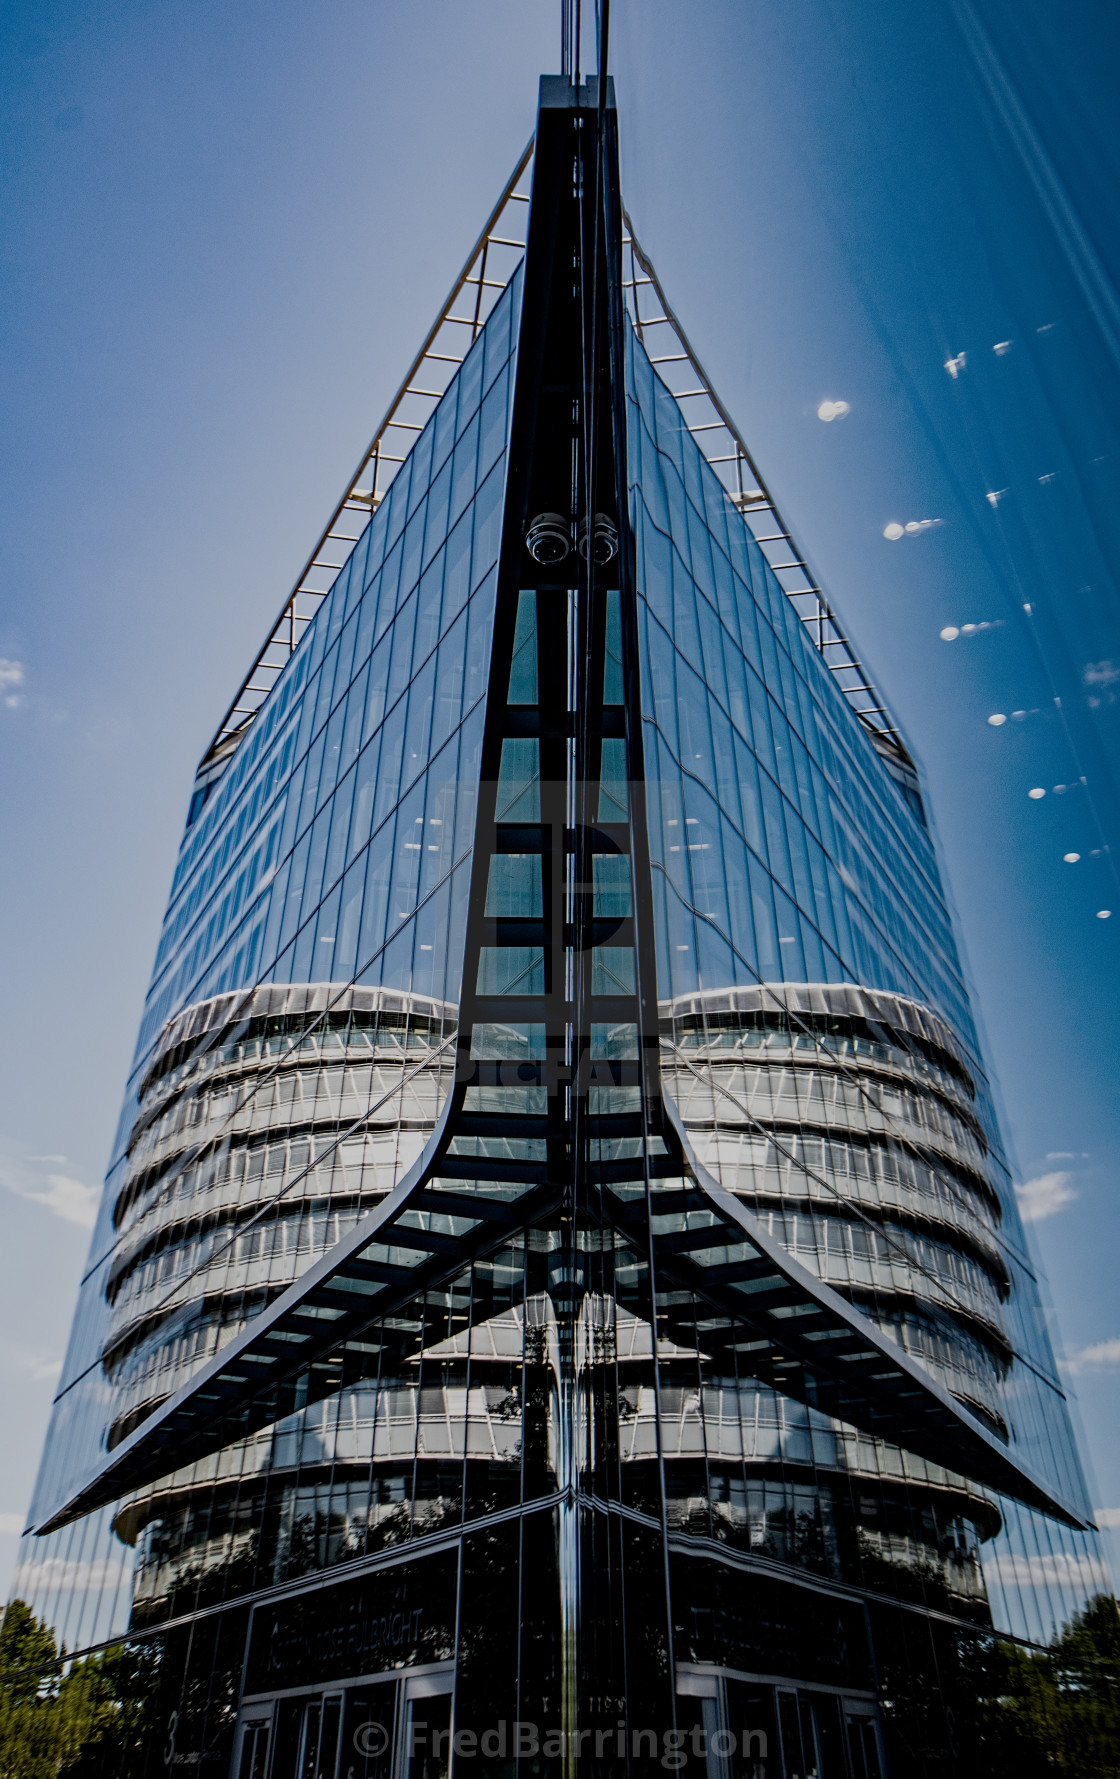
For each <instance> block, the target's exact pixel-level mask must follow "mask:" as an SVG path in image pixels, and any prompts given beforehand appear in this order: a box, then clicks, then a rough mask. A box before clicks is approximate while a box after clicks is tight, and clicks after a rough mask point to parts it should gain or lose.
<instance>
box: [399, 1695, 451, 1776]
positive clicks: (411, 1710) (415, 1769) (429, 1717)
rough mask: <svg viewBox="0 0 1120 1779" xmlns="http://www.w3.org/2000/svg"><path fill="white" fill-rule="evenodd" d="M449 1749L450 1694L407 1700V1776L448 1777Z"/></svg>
mask: <svg viewBox="0 0 1120 1779" xmlns="http://www.w3.org/2000/svg"><path fill="white" fill-rule="evenodd" d="M450 1753H451V1694H450V1693H436V1694H434V1695H433V1696H431V1697H430V1698H426V1699H410V1700H409V1702H408V1718H407V1740H406V1745H405V1757H406V1759H407V1761H408V1768H407V1771H408V1779H447V1774H448V1770H449V1766H450Z"/></svg>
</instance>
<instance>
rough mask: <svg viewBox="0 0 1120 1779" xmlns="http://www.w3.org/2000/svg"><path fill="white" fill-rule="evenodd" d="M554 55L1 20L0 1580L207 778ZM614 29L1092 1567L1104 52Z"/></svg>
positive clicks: (705, 354) (661, 5)
mask: <svg viewBox="0 0 1120 1779" xmlns="http://www.w3.org/2000/svg"><path fill="white" fill-rule="evenodd" d="M558 14H559V5H558V0H541V3H539V4H537V3H533V4H528V3H526V0H520V3H518V4H514V3H513V0H474V3H473V4H472V5H471V6H469V7H463V6H462V5H453V4H450V3H449V0H428V4H426V5H425V6H424V7H422V8H420V7H402V6H400V5H390V4H388V3H387V0H360V3H359V0H316V4H314V5H307V4H306V0H301V3H297V0H272V3H271V4H269V5H268V6H265V5H264V4H263V3H260V0H239V3H238V4H237V5H236V6H229V5H228V4H225V5H222V4H217V3H215V0H191V4H189V5H188V4H185V3H184V0H160V4H158V5H157V4H154V3H149V0H104V3H103V4H101V5H99V6H97V7H91V6H89V5H88V4H86V5H79V4H77V3H75V0H69V3H66V0H36V3H35V4H31V3H30V0H7V3H6V4H4V5H3V6H0V118H2V123H0V131H2V138H3V140H2V152H0V208H2V225H0V243H2V245H0V376H2V379H3V389H4V396H5V407H6V411H7V416H8V419H7V425H6V426H5V428H4V430H3V433H2V435H0V506H2V511H3V514H4V519H5V527H4V543H3V557H2V561H3V596H2V598H0V748H2V750H3V758H4V770H3V773H2V775H0V822H2V827H0V833H2V834H3V840H4V845H3V849H2V852H0V933H2V934H3V973H2V976H0V983H2V985H3V994H2V997H0V1045H2V1064H0V1066H2V1071H3V1080H4V1082H5V1086H6V1089H7V1091H6V1092H5V1094H4V1096H3V1102H2V1105H0V1183H2V1187H3V1190H0V1412H2V1413H3V1416H4V1424H5V1426H6V1427H7V1428H8V1429H9V1437H8V1438H7V1439H6V1440H5V1441H4V1442H3V1443H2V1445H0V1528H4V1530H2V1531H0V1580H6V1573H7V1564H8V1562H9V1561H10V1558H11V1555H12V1554H13V1553H14V1546H15V1542H16V1539H15V1532H16V1531H17V1530H18V1528H19V1526H21V1525H22V1522H23V1515H24V1512H25V1509H26V1504H27V1499H28V1496H29V1493H30V1488H31V1482H32V1478H33V1473H34V1467H35V1464H36V1461H37V1457H38V1451H39V1446H40V1442H41V1438H42V1433H43V1430H44V1428H45V1424H46V1417H47V1411H48V1407H49V1399H50V1394H51V1387H52V1379H53V1375H54V1372H55V1371H56V1370H57V1366H58V1363H59V1361H60V1358H61V1354H62V1350H63V1346H64V1344H65V1340H66V1335H67V1330H68V1326H69V1319H70V1312H71V1308H72V1305H73V1299H74V1293H75V1290H76V1285H77V1279H78V1275H79V1272H80V1269H81V1265H82V1261H83V1259H84V1255H85V1248H86V1243H87V1241H88V1223H89V1219H90V1216H91V1207H92V1204H93V1202H94V1201H95V1197H96V1192H97V1188H98V1185H99V1181H100V1177H101V1174H102V1172H103V1169H104V1165H105V1160H106V1156H107V1153H108V1148H109V1143H110V1138H111V1132H112V1127H113V1124H114V1122H115V1118H116V1114H117V1110H118V1107H119V1102H120V1095H121V1090H122V1086H123V1082H124V1078H125V1073H126V1070H127V1066H128V1060H129V1054H130V1050H131V1046H132V1042H133V1039H134V1036H135V1030H136V1025H137V1019H138V1014H139V1009H140V1004H141V1000H142V997H143V992H144V987H145V984H146V980H147V975H148V972H149V969H150V965H151V960H152V956H153V954H154V950H155V942H156V935H157V931H158V925H159V920H160V917H161V914H162V908H163V903H164V900H165V897H166V892H167V887H168V884H169V881H170V876H171V869H172V862H173V858H174V854H175V849H176V846H177V843H178V837H179V833H180V831H181V825H182V819H183V815H184V812H185V807H186V800H187V795H188V789H189V784H190V779H191V776H192V772H193V767H194V763H195V761H196V759H197V757H198V755H199V753H200V752H201V750H202V748H203V747H204V746H205V745H206V742H207V741H208V740H209V737H210V734H211V732H212V730H213V727H214V725H215V724H216V722H217V720H218V719H219V717H220V716H221V714H222V711H223V710H224V708H225V705H226V703H227V702H228V698H229V696H230V695H231V694H232V692H233V691H234V689H235V688H236V685H237V683H238V681H239V679H240V676H241V673H242V672H243V670H244V667H245V666H246V665H247V664H248V662H249V660H250V659H251V658H252V654H253V652H254V650H255V648H256V646H257V644H258V643H259V641H260V639H261V637H262V635H263V634H264V632H265V630H266V629H267V627H268V625H269V623H270V621H271V619H272V617H273V616H274V614H275V612H276V610H277V609H278V608H279V606H280V604H281V602H282V600H283V598H284V596H285V594H286V592H287V590H288V588H289V586H290V584H291V581H292V579H293V577H294V575H295V573H296V571H297V570H298V568H299V566H300V565H301V563H302V561H303V559H304V557H305V555H306V552H307V549H308V547H309V545H310V543H311V542H312V541H313V540H314V537H315V536H316V535H317V533H318V531H319V529H320V527H321V525H322V523H323V521H324V520H325V518H326V517H327V515H328V513H329V511H330V509H331V507H332V506H333V503H334V500H335V498H336V497H337V494H338V492H339V490H340V488H341V487H342V485H343V484H344V483H345V481H346V479H347V477H348V475H349V473H350V471H351V469H352V467H353V465H354V463H355V462H356V460H357V458H358V455H359V453H360V451H361V449H362V448H363V446H364V444H365V443H366V441H367V439H368V438H369V436H370V434H371V432H372V430H373V428H374V425H375V424H376V421H377V419H378V418H379V416H380V413H381V411H382V409H383V407H384V405H385V403H386V401H387V399H388V397H389V396H390V395H391V393H392V391H393V389H394V388H395V386H396V384H397V381H398V380H399V377H400V375H401V372H402V370H403V369H404V367H405V365H406V364H407V363H408V361H409V359H410V357H411V355H412V352H413V351H414V350H415V347H416V345H417V344H418V343H419V340H420V338H421V337H422V335H423V333H424V331H425V330H426V328H427V325H428V322H429V320H430V319H431V317H432V316H433V315H434V313H435V312H436V310H437V308H438V306H439V304H440V302H441V300H442V298H443V296H444V294H445V292H446V289H447V287H448V285H449V283H450V281H451V279H452V277H453V276H454V274H455V272H456V271H457V269H458V267H459V265H460V263H461V261H462V259H463V257H464V255H465V253H466V251H467V249H468V247H469V246H470V244H471V242H472V240H473V238H474V236H475V234H476V233H477V230H478V228H479V227H480V225H481V222H482V220H483V218H484V217H485V215H486V213H487V211H488V210H489V208H490V206H491V204H492V202H493V200H494V198H495V197H496V195H497V193H498V191H499V190H500V188H501V186H502V184H503V182H504V180H505V178H506V176H507V174H508V173H509V171H510V170H511V168H512V166H513V164H514V162H515V160H516V158H517V155H518V153H519V152H520V149H521V148H522V146H523V145H524V142H525V140H526V138H527V136H528V134H529V131H530V129H531V128H532V123H533V112H534V105H535V95H536V77H537V74H538V73H540V72H541V71H543V70H554V69H555V67H556V64H557V61H558V39H559V30H558ZM612 17H613V38H614V41H613V54H612V61H613V65H614V72H615V75H616V80H617V83H618V95H619V101H620V105H621V110H622V128H623V182H624V189H625V195H626V199H627V203H628V205H629V207H630V209H631V212H632V214H633V216H634V220H635V224H636V227H637V229H638V232H639V235H640V236H641V238H642V240H643V243H644V245H645V246H646V247H647V249H648V250H649V251H650V252H651V254H652V255H653V258H654V260H655V263H656V264H657V267H658V270H659V273H660V275H661V278H662V281H663V282H664V284H665V285H666V288H667V290H668V292H669V294H670V297H671V299H672V301H673V302H674V305H675V307H676V308H677V310H678V313H679V314H680V315H681V317H682V320H683V321H684V324H685V326H686V327H687V328H688V330H689V332H690V334H691V335H692V337H693V341H694V344H695V345H696V347H697V349H698V350H699V352H700V354H701V356H702V358H703V359H704V361H705V363H706V365H707V367H708V369H709V371H710V372H711V374H712V377H713V379H714V381H715V383H716V386H717V388H718V389H719V390H720V392H721V394H722V396H723V398H724V400H725V401H726V403H727V405H728V406H729V408H730V409H731V411H732V412H733V413H734V415H735V416H736V418H737V419H738V421H739V423H740V425H741V427H742V429H743V430H744V432H745V435H746V437H747V439H748V441H749V442H750V444H751V446H752V448H753V450H754V451H755V453H756V455H757V457H758V459H759V462H760V464H761V466H762V469H763V471H764V473H765V474H766V476H767V478H768V480H769V481H770V483H771V485H772V486H773V488H774V490H775V492H776V494H777V495H778V497H779V499H780V501H781V503H782V505H783V507H784V509H785V511H786V515H787V518H788V519H789V520H790V522H791V523H792V524H793V525H794V527H795V529H796V531H797V532H798V534H799V535H800V537H801V539H802V542H803V544H804V547H805V548H806V550H807V552H808V554H809V556H810V559H811V560H812V561H813V563H814V565H815V567H816V569H817V572H818V574H819V576H820V577H821V579H822V581H823V584H824V585H825V586H826V588H827V589H828V591H829V593H830V596H831V597H832V599H833V602H834V604H835V605H836V606H837V608H838V609H839V611H840V612H841V613H842V614H843V616H844V618H845V619H846V621H847V623H848V626H849V628H850V630H851V632H852V634H853V636H854V638H855V640H856V642H857V644H858V646H859V648H860V650H861V651H862V654H863V657H864V658H865V660H866V661H867V662H868V664H869V666H870V668H871V670H872V672H873V674H874V676H875V678H876V680H877V682H878V683H879V685H880V686H881V687H882V689H883V690H884V691H885V692H886V694H887V697H888V699H889V701H890V702H891V704H892V705H893V707H894V708H895V710H896V712H897V713H898V715H899V716H900V718H901V720H902V723H903V726H904V728H905V730H906V732H907V734H908V736H909V737H910V740H911V742H912V744H913V746H914V748H915V750H916V752H917V754H918V756H919V758H920V760H921V762H922V765H923V767H924V770H925V774H926V779H927V784H928V787H929V790H930V796H931V802H932V806H933V811H934V815H935V820H936V826H937V832H938V837H939V842H940V846H941V850H942V855H943V859H944V863H945V870H946V876H947V881H948V884H949V887H950V891H951V894H952V897H953V900H954V903H955V906H956V909H957V912H958V916H959V921H960V927H961V932H962V936H963V941H964V950H965V955H966V958H967V962H968V966H969V969H970V972H971V977H972V980H973V982H974V984H975V988H976V996H977V1006H978V1012H979V1015H980V1020H981V1025H982V1028H983V1029H984V1030H985V1032H986V1038H987V1046H988V1053H989V1057H990V1060H991V1062H992V1065H993V1070H994V1073H995V1076H996V1079H997V1082H998V1085H999V1090H1000V1093H1001V1097H1002V1104H1003V1107H1004V1119H1005V1127H1006V1134H1007V1137H1008V1141H1009V1144H1010V1147H1011V1150H1012V1153H1013V1155H1014V1158H1015V1164H1016V1170H1017V1171H1016V1177H1017V1179H1018V1180H1019V1181H1020V1182H1021V1183H1022V1184H1023V1186H1024V1189H1025V1193H1024V1206H1025V1208H1026V1209H1027V1211H1028V1213H1029V1214H1030V1215H1031V1216H1032V1221H1031V1223H1030V1226H1029V1228H1030V1233H1031V1236H1032V1239H1033V1241H1034V1244H1035V1248H1036V1252H1037V1253H1038V1254H1039V1255H1040V1256H1041V1258H1042V1260H1043V1264H1044V1265H1045V1267H1046V1270H1047V1273H1048V1277H1049V1284H1050V1298H1051V1301H1052V1303H1053V1305H1054V1308H1055V1311H1056V1327H1057V1338H1058V1342H1059V1346H1060V1350H1061V1351H1062V1352H1063V1353H1064V1354H1065V1356H1066V1363H1067V1367H1068V1371H1069V1376H1070V1381H1071V1384H1072V1385H1073V1386H1074V1387H1075V1389H1076V1392H1077V1395H1078V1398H1079V1402H1080V1417H1081V1420H1082V1423H1083V1424H1084V1427H1085V1431H1086V1445H1087V1450H1088V1456H1089V1460H1090V1464H1091V1468H1092V1470H1093V1473H1094V1497H1095V1500H1096V1501H1097V1503H1098V1504H1099V1506H1100V1507H1102V1508H1104V1509H1109V1510H1112V1512H1113V1514H1114V1516H1115V1518H1116V1520H1117V1522H1118V1523H1120V1431H1118V1429H1120V1305H1118V1303H1117V1294H1116V1289H1115V1285H1114V1271H1115V1255H1116V1249H1117V1236H1118V1232H1120V1208H1118V1199H1117V1181H1118V1170H1120V1119H1118V1115H1117V1095H1116V1091H1115V1087H1114V1075H1115V1058H1116V1044H1115V1042H1114V1039H1113V1023H1114V1017H1115V1015H1114V1011H1113V1010H1114V1008H1115V1006H1116V1005H1117V1002H1118V998H1120V997H1118V990H1120V965H1118V954H1120V889H1118V888H1117V886H1116V874H1115V860H1116V858H1117V857H1118V856H1120V850H1118V849H1120V833H1118V829H1120V795H1118V785H1120V615H1118V601H1117V581H1116V573H1117V567H1118V564H1120V503H1118V502H1117V500H1116V493H1115V490H1116V487H1117V479H1118V471H1120V438H1118V436H1117V435H1118V426H1117V420H1118V416H1120V302H1118V299H1117V296H1116V290H1117V274H1118V271H1120V268H1118V266H1117V263H1116V256H1117V254H1118V252H1120V249H1118V246H1117V243H1120V229H1118V228H1117V222H1118V220H1120V219H1118V218H1117V216H1116V214H1115V211H1116V206H1117V196H1116V194H1117V192H1118V191H1120V180H1118V178H1117V174H1118V173H1120V124H1118V123H1117V119H1116V117H1115V115H1114V113H1115V110H1116V107H1115V105H1114V103H1113V98H1114V95H1113V93H1112V92H1111V90H1110V83H1109V72H1108V71H1109V69H1110V68H1114V67H1115V66H1116V55H1117V49H1118V47H1120V45H1118V43H1117V37H1118V35H1120V20H1118V19H1117V17H1116V15H1115V13H1114V11H1113V10H1112V9H1110V8H1107V7H1105V6H1104V5H1103V4H1101V3H1099V0H1098V3H1096V4H1091V3H1088V0H1071V3H1069V4H1067V5H1065V6H1064V7H1063V8H1062V9H1061V11H1060V14H1056V13H1054V11H1053V9H1050V8H1046V7H1044V6H1043V5H1042V4H1041V0H1018V3H1017V4H1016V5H1015V6H1014V7H1012V6H1011V4H1010V0H978V3H977V4H973V5H967V4H966V3H965V0H914V3H913V4H912V5H910V6H909V7H907V8H905V9H892V8H887V7H883V6H881V5H872V4H871V3H870V0H692V3H691V4H690V5H689V6H688V7H683V6H681V5H679V4H676V5H670V4H668V0H615V5H614V7H613V8H612ZM822 404H824V407H823V409H822ZM822 414H824V415H829V414H830V415H831V418H823V417H822ZM908 525H910V526H912V527H916V529H912V530H907V529H905V528H906V527H907V526H908ZM899 527H902V528H903V529H902V533H901V536H898V535H894V534H895V533H896V532H897V529H898V528H899ZM888 532H889V533H890V535H887V533H888ZM1028 606H1029V607H1030V610H1029V612H1028V611H1027V610H1026V609H1025V608H1026V607H1028ZM950 632H954V633H955V634H953V635H949V633H950ZM943 638H944V639H943ZM999 716H1002V717H1004V718H1005V719H1006V720H1005V721H1004V722H1002V723H992V722H990V721H989V719H990V718H992V717H999ZM1059 787H1062V788H1059ZM1032 790H1035V791H1037V790H1042V791H1044V792H1045V795H1044V796H1042V797H1035V798H1032V797H1031V796H1030V795H1029V793H1030V792H1031V791H1032ZM1109 848H1111V849H1112V850H1111V851H1109ZM1070 853H1077V854H1078V855H1079V856H1078V858H1077V860H1076V861H1075V862H1069V863H1067V862H1066V859H1065V855H1066V854H1070ZM1105 909H1107V910H1110V916H1109V918H1107V919H1101V918H1099V913H1100V911H1101V910H1105Z"/></svg>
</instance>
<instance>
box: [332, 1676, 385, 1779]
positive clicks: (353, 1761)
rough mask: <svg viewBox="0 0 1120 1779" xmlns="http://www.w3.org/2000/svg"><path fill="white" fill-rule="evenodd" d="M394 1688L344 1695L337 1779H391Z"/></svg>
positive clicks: (375, 1688) (382, 1687) (378, 1687)
mask: <svg viewBox="0 0 1120 1779" xmlns="http://www.w3.org/2000/svg"><path fill="white" fill-rule="evenodd" d="M397 1690H398V1689H397V1687H396V1685H395V1684H389V1685H385V1686H374V1687H371V1688H370V1689H369V1691H368V1692H348V1693H347V1695H346V1712H345V1718H344V1727H343V1732H342V1759H341V1761H340V1762H339V1769H340V1779H392V1770H393V1732H394V1729H395V1725H396V1703H397Z"/></svg>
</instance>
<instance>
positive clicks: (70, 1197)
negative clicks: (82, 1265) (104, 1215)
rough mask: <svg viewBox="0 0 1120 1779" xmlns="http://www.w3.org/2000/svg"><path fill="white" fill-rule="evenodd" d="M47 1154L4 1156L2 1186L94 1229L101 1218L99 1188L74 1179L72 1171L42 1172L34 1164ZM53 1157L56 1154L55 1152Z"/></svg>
mask: <svg viewBox="0 0 1120 1779" xmlns="http://www.w3.org/2000/svg"><path fill="white" fill-rule="evenodd" d="M47 1159H48V1157H46V1156H34V1155H18V1154H15V1155H13V1154H12V1152H11V1151H10V1150H9V1152H8V1154H7V1155H4V1156H0V1186H4V1187H6V1188H7V1190H8V1191H9V1192H14V1193H15V1195H16V1197H17V1198H25V1199H27V1200H29V1202H30V1203H31V1204H37V1205H42V1206H43V1208H44V1210H47V1211H50V1212H52V1213H53V1215H54V1216H56V1217H61V1218H62V1220H63V1222H64V1223H77V1224H78V1225H79V1226H80V1227H81V1228H82V1229H92V1228H93V1225H94V1223H95V1221H96V1219H97V1201H98V1197H99V1194H98V1191H97V1188H96V1187H94V1186H85V1185H83V1183H82V1181H81V1180H72V1179H71V1178H70V1176H69V1175H68V1174H47V1175H45V1176H44V1175H42V1174H40V1173H39V1171H38V1169H37V1167H35V1166H34V1165H33V1164H34V1163H35V1162H37V1161H45V1160H47ZM49 1159H50V1160H54V1159H55V1158H54V1157H53V1156H51V1157H50V1158H49Z"/></svg>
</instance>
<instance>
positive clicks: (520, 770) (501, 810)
mask: <svg viewBox="0 0 1120 1779" xmlns="http://www.w3.org/2000/svg"><path fill="white" fill-rule="evenodd" d="M540 819H541V744H540V742H539V741H537V740H536V739H535V738H534V737H528V736H518V737H514V738H513V739H511V740H506V741H503V742H502V760H501V766H500V767H499V770H498V795H497V802H496V804H495V809H494V820H495V821H499V822H539V821H540Z"/></svg>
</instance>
